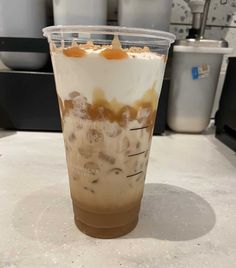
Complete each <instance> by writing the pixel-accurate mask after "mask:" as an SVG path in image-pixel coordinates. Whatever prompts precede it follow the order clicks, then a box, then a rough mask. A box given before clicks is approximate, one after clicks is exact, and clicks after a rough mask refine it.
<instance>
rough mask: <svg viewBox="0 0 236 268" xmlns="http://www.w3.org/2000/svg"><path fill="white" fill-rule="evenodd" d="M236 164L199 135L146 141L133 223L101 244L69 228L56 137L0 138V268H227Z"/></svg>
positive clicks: (232, 249)
mask: <svg viewBox="0 0 236 268" xmlns="http://www.w3.org/2000/svg"><path fill="white" fill-rule="evenodd" d="M235 264H236V156H235V153H234V152H233V151H231V150H230V149H228V148H227V147H226V146H224V145H223V144H222V143H220V142H219V141H218V140H216V139H215V138H214V136H213V135H212V134H209V133H207V134H206V135H180V134H171V135H167V136H164V137H154V138H153V144H152V150H151V156H150V162H149V168H148V173H147V180H146V188H145V193H144V199H143V203H142V208H141V214H140V220H139V224H138V226H137V227H136V229H135V230H134V231H133V232H131V233H130V234H128V235H126V236H124V237H121V238H117V239H112V240H100V239H95V238H91V237H88V236H86V235H84V234H82V233H81V232H80V231H79V230H77V228H76V227H75V225H74V222H73V213H72V207H71V201H70V195H69V188H68V178H67V171H66V163H65V155H64V148H63V142H62V136H61V134H58V133H35V132H6V131H0V267H1V268H3V267H4V268H5V267H7V268H9V267H10V268H13V267H20V268H21V267H22V268H28V267H63V268H67V267H76V268H82V267H84V268H96V267H99V268H100V267H101V268H117V267H119V268H124V267H128V268H159V267H160V268H165V267H168V268H169V267H191V268H195V267H196V268H200V267H201V268H203V267H207V268H211V267H213V268H217V267H219V268H222V267H223V268H233V267H235Z"/></svg>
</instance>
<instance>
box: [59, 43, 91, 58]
mask: <svg viewBox="0 0 236 268" xmlns="http://www.w3.org/2000/svg"><path fill="white" fill-rule="evenodd" d="M63 54H64V55H65V56H67V57H76V58H81V57H83V56H85V55H86V51H85V50H83V49H81V48H80V47H79V46H77V45H74V46H71V47H68V48H64V49H63Z"/></svg>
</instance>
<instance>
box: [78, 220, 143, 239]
mask: <svg viewBox="0 0 236 268" xmlns="http://www.w3.org/2000/svg"><path fill="white" fill-rule="evenodd" d="M137 223H138V218H137V219H135V221H133V222H131V223H129V224H126V225H124V226H119V227H115V228H96V227H93V226H89V225H87V224H84V223H83V222H81V221H79V220H78V219H75V224H76V226H77V227H78V229H79V230H80V231H81V232H83V233H84V234H86V235H89V236H92V237H95V238H103V239H109V238H116V237H120V236H123V235H126V234H128V233H129V232H131V231H132V230H133V229H134V228H135V227H136V225H137Z"/></svg>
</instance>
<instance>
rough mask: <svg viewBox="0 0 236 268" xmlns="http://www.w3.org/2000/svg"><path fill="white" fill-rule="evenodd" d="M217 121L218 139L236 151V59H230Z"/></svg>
mask: <svg viewBox="0 0 236 268" xmlns="http://www.w3.org/2000/svg"><path fill="white" fill-rule="evenodd" d="M215 120H216V121H215V122H216V137H217V138H218V139H219V140H220V141H222V142H223V143H224V144H226V145H227V146H228V147H230V148H231V149H232V150H234V151H236V57H230V58H229V64H228V67H227V72H226V77H225V82H224V85H223V90H222V94H221V98H220V103H219V110H218V111H217V112H216V118H215Z"/></svg>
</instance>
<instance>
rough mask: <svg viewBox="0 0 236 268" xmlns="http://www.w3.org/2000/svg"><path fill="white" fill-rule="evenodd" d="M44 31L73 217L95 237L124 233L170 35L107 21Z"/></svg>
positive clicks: (133, 219) (131, 223) (134, 210)
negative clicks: (112, 24)
mask: <svg viewBox="0 0 236 268" xmlns="http://www.w3.org/2000/svg"><path fill="white" fill-rule="evenodd" d="M43 31H44V35H45V36H46V37H47V38H48V41H49V43H50V50H51V57H52V63H53V69H54V75H55V81H56V87H57V94H58V100H59V106H60V113H61V120H62V128H63V136H64V142H65V149H66V158H67V166H68V173H69V181H70V191H71V197H72V202H73V209H74V216H75V223H76V225H77V227H78V228H79V229H80V230H81V231H82V232H84V233H86V234H88V235H90V236H94V237H100V238H112V237H118V236H121V235H124V234H126V233H128V232H130V231H131V230H132V229H133V228H134V227H135V226H136V224H137V222H138V215H139V209H140V203H141V199H142V195H143V188H144V181H145V176H146V169H147V164H148V157H149V151H150V145H151V139H152V133H153V127H154V123H155V117H156V111H157V105H158V99H159V96H160V91H161V86H162V81H163V76H164V70H165V65H166V59H167V54H168V49H169V47H170V44H171V43H172V42H173V41H174V39H175V36H174V35H172V34H169V33H166V32H160V31H154V30H147V29H135V28H123V27H111V26H53V27H48V28H45V29H44V30H43ZM119 40H121V41H119Z"/></svg>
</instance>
